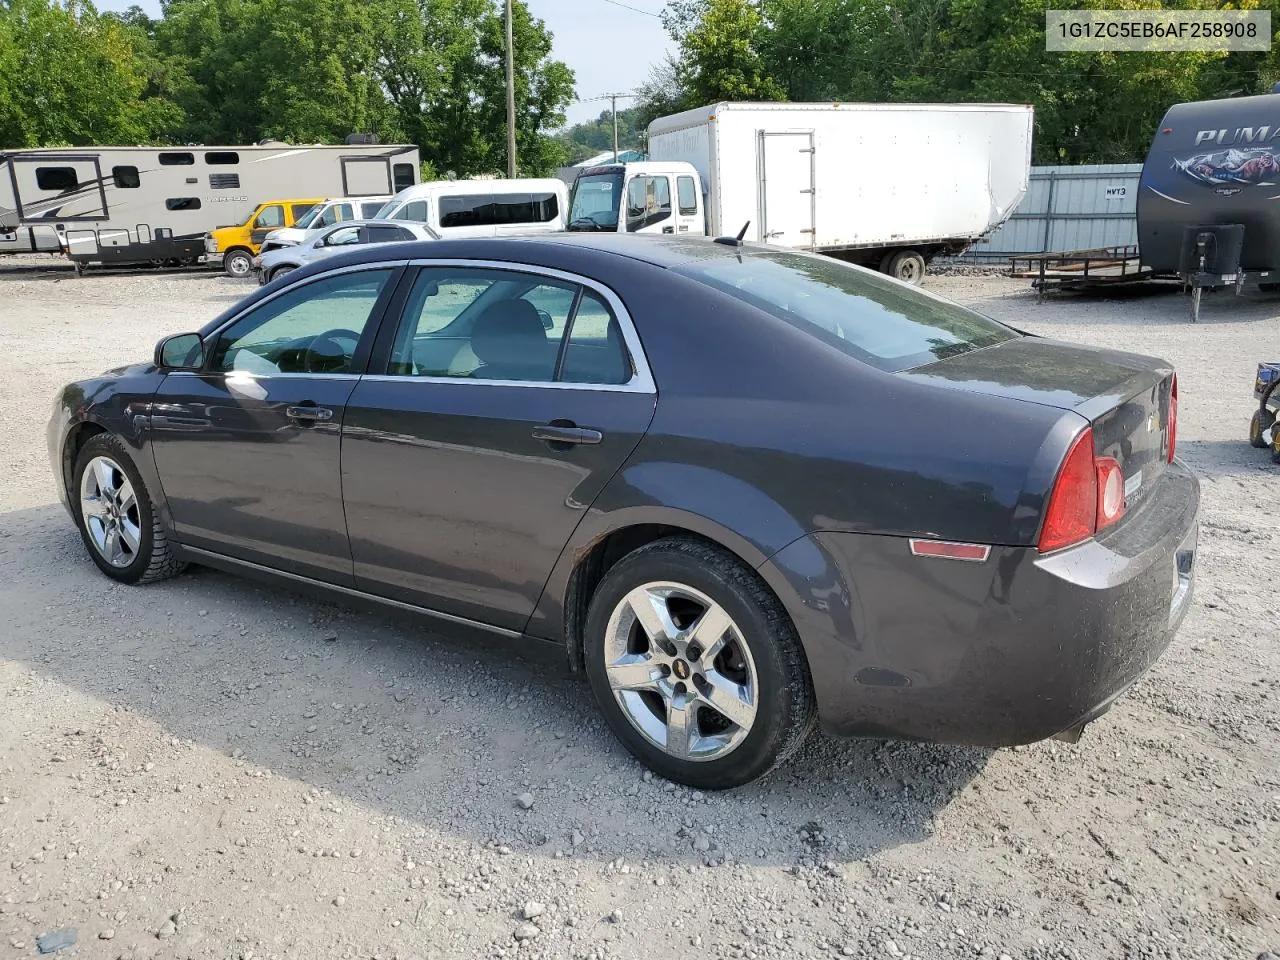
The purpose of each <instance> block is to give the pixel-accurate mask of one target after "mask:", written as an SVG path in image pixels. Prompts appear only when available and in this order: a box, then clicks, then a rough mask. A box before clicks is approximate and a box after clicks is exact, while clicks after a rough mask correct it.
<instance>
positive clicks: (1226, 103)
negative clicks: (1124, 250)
mask: <svg viewBox="0 0 1280 960" xmlns="http://www.w3.org/2000/svg"><path fill="white" fill-rule="evenodd" d="M1278 197H1280V94H1277V93H1270V94H1264V95H1262V96H1257V97H1236V98H1234V99H1231V100H1205V101H1201V102H1199V103H1179V104H1176V105H1174V106H1172V107H1170V108H1169V112H1168V113H1166V114H1165V115H1164V120H1162V121H1161V123H1160V126H1159V128H1157V130H1156V134H1155V137H1154V139H1153V140H1152V143H1151V150H1150V151H1149V152H1148V154H1147V160H1146V162H1145V163H1144V164H1143V165H1142V177H1141V179H1140V181H1139V184H1138V249H1139V251H1140V252H1141V257H1142V265H1143V266H1144V267H1146V268H1149V269H1150V270H1152V271H1153V272H1154V273H1155V274H1157V275H1163V274H1186V273H1189V272H1193V271H1191V270H1188V264H1187V262H1186V257H1188V256H1191V255H1193V254H1194V253H1195V250H1194V245H1195V243H1196V235H1197V233H1198V232H1199V233H1203V232H1208V231H1206V229H1205V228H1210V227H1216V228H1224V227H1229V226H1234V227H1242V228H1243V237H1242V238H1241V240H1240V243H1239V247H1238V251H1237V250H1236V249H1235V248H1236V246H1237V244H1236V243H1235V242H1234V235H1235V234H1236V233H1238V232H1240V231H1239V230H1238V229H1236V230H1231V231H1227V232H1223V231H1222V230H1221V229H1218V230H1217V231H1213V232H1215V234H1222V238H1223V239H1224V240H1225V239H1228V238H1230V239H1231V240H1232V241H1233V242H1230V243H1227V244H1225V246H1227V247H1230V248H1232V249H1230V250H1228V249H1221V250H1220V251H1218V254H1217V259H1218V260H1220V261H1222V266H1223V267H1224V268H1228V269H1224V270H1222V271H1220V272H1222V273H1235V269H1234V266H1235V264H1233V263H1231V262H1230V261H1232V260H1234V259H1236V256H1234V255H1236V254H1238V266H1239V268H1240V269H1241V270H1243V271H1245V272H1247V273H1269V272H1271V271H1274V270H1277V269H1280V206H1277V204H1276V200H1277V198H1278ZM1189 231H1190V233H1189ZM1222 245H1223V244H1220V246H1222ZM1227 253H1230V254H1232V255H1233V256H1228V257H1225V258H1224V257H1223V256H1222V254H1227Z"/></svg>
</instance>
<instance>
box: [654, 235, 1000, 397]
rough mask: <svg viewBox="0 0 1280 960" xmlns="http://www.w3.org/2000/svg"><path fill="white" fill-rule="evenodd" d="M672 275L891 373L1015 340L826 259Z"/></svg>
mask: <svg viewBox="0 0 1280 960" xmlns="http://www.w3.org/2000/svg"><path fill="white" fill-rule="evenodd" d="M676 272H677V273H681V274H683V275H685V276H687V277H689V278H691V279H693V280H697V281H699V282H701V283H705V284H707V285H708V286H710V287H714V288H715V289H716V290H719V291H721V292H722V293H726V294H728V295H729V296H731V297H734V298H735V299H738V300H741V301H743V302H744V303H749V304H751V305H752V306H754V307H758V308H760V309H761V310H764V311H766V312H767V313H770V314H772V315H773V316H775V317H778V318H779V319H781V320H785V321H786V322H787V323H790V324H791V325H792V326H794V327H797V328H798V329H800V330H802V331H804V332H805V333H807V334H809V335H810V336H813V337H815V338H817V339H818V340H821V341H822V342H823V343H826V344H828V345H830V346H833V347H835V348H836V349H837V350H840V351H841V352H843V353H846V354H848V355H849V356H851V357H853V358H854V359H857V360H861V361H863V362H864V363H868V364H870V365H871V366H873V367H878V368H879V369H881V370H886V371H889V372H890V373H895V372H897V371H899V370H908V369H910V368H912V367H918V366H921V365H923V364H926V363H932V362H933V361H935V360H942V359H944V358H946V357H953V356H957V355H959V354H962V353H968V352H969V351H970V350H976V349H979V348H981V347H988V346H991V345H992V344H996V343H1002V342H1004V341H1005V340H1012V339H1013V338H1015V337H1017V336H1019V334H1018V333H1016V332H1015V331H1013V330H1011V329H1009V328H1008V327H1006V326H1004V325H1003V324H1000V323H997V322H996V321H995V320H992V319H990V318H989V317H984V316H983V315H982V314H980V313H974V312H973V311H972V310H967V309H965V308H964V307H961V306H958V305H957V304H954V303H951V302H949V301H947V300H943V299H942V298H941V297H936V296H934V295H933V294H930V293H926V292H925V291H923V290H916V289H914V288H912V287H906V286H903V285H902V284H899V283H896V282H894V281H892V280H890V279H888V278H887V277H882V276H880V275H878V274H875V273H871V272H869V271H866V270H859V269H858V268H856V267H851V266H849V265H848V264H845V263H841V262H840V261H838V260H832V259H829V258H827V257H820V256H814V255H809V254H802V253H784V252H781V251H778V252H773V251H769V252H764V251H754V250H753V251H750V252H748V251H746V250H744V251H742V256H741V257H716V258H714V259H709V260H704V261H701V262H698V263H695V264H692V265H689V266H684V267H679V268H677V269H676Z"/></svg>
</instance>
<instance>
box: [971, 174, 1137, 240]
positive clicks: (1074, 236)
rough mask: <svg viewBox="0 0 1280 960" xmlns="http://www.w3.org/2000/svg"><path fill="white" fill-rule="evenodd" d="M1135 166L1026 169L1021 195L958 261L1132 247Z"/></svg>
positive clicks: (1134, 216) (1134, 208) (1135, 204)
mask: <svg viewBox="0 0 1280 960" xmlns="http://www.w3.org/2000/svg"><path fill="white" fill-rule="evenodd" d="M1141 173H1142V164H1140V163H1107V164H1088V165H1081V166H1054V167H1032V168H1031V178H1030V181H1029V182H1028V184H1027V194H1026V196H1025V197H1023V199H1022V203H1020V204H1018V209H1017V210H1016V211H1014V214H1013V216H1011V217H1010V218H1009V219H1008V220H1007V221H1006V222H1005V223H1004V224H1003V225H1002V226H1001V227H1000V228H999V229H998V230H995V231H994V232H992V233H991V234H989V235H988V236H986V237H984V238H983V239H982V240H979V241H978V242H977V243H975V244H974V245H973V246H972V247H971V248H970V249H969V251H968V253H966V254H965V255H964V257H962V258H960V259H962V260H973V261H978V260H993V259H1005V258H1008V257H1011V256H1015V255H1020V254H1028V253H1059V252H1066V251H1070V250H1090V249H1094V248H1097V247H1113V246H1121V245H1125V244H1132V243H1137V242H1138V222H1137V204H1138V177H1139V175H1140V174H1141Z"/></svg>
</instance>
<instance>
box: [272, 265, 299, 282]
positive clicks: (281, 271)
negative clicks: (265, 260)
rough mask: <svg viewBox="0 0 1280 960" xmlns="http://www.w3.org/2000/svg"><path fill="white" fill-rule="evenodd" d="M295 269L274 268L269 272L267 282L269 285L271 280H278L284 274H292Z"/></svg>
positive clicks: (287, 267)
mask: <svg viewBox="0 0 1280 960" xmlns="http://www.w3.org/2000/svg"><path fill="white" fill-rule="evenodd" d="M297 269H298V268H297V267H290V266H283V267H276V268H275V269H274V270H272V271H271V276H270V277H268V278H267V282H268V283H269V282H270V281H272V280H279V279H280V278H281V277H283V276H284V275H285V274H286V273H293V271H295V270H297Z"/></svg>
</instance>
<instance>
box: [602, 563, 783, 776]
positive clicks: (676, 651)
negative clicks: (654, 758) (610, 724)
mask: <svg viewBox="0 0 1280 960" xmlns="http://www.w3.org/2000/svg"><path fill="white" fill-rule="evenodd" d="M604 660H605V675H606V676H607V677H608V680H609V687H610V688H611V689H612V691H613V695H614V697H615V698H616V699H617V701H618V705H619V706H620V707H622V712H623V714H624V715H625V716H626V718H627V719H628V720H629V721H630V722H631V724H632V726H634V727H635V728H636V729H637V730H638V731H640V733H641V734H642V735H643V736H644V737H645V738H646V739H647V740H649V741H650V742H651V743H653V744H654V745H655V746H657V747H658V748H659V749H661V750H663V751H665V752H666V753H667V754H668V755H670V756H672V757H675V758H677V759H679V760H699V761H700V760H714V759H717V758H719V757H722V756H724V755H725V754H727V753H730V752H731V751H733V750H734V749H735V748H737V747H738V746H739V745H740V744H741V743H742V741H743V740H744V739H746V736H747V734H748V733H750V732H751V726H752V724H753V723H754V722H755V718H756V708H757V704H758V697H759V689H760V685H759V681H758V679H757V676H756V665H755V661H753V660H752V658H751V651H750V649H748V647H747V644H746V641H745V639H744V638H743V636H742V632H741V631H740V630H739V629H738V627H737V625H736V624H735V623H734V622H733V620H732V619H731V618H730V616H729V614H728V613H726V612H725V610H724V608H723V607H721V606H720V605H719V604H718V603H716V602H715V601H714V600H712V599H711V598H710V597H708V596H707V595H706V594H704V593H701V592H700V591H698V590H695V589H693V588H692V587H688V586H685V585H684V584H680V583H672V582H655V583H646V584H644V585H643V586H639V587H636V588H635V589H634V590H632V591H631V592H630V593H628V594H627V595H626V596H625V597H623V598H622V600H621V602H620V603H619V604H618V605H617V606H616V607H615V608H614V610H613V613H612V614H611V615H610V617H609V625H608V628H607V630H606V633H605V656H604Z"/></svg>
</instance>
